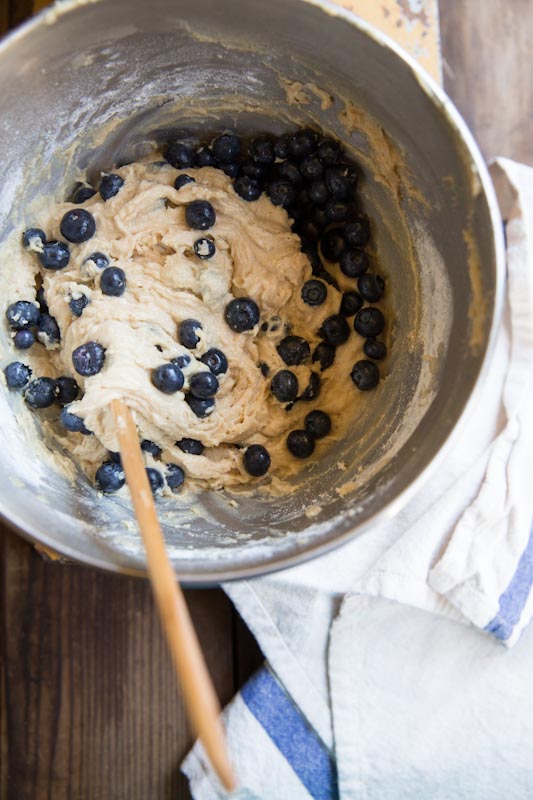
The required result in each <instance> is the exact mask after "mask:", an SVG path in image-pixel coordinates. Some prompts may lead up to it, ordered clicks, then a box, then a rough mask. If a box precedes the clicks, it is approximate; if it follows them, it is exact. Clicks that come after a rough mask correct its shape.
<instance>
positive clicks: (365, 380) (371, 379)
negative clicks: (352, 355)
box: [351, 361, 379, 392]
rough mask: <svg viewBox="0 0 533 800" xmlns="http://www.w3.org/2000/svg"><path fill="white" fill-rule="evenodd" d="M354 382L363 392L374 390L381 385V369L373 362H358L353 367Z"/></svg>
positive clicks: (352, 376)
mask: <svg viewBox="0 0 533 800" xmlns="http://www.w3.org/2000/svg"><path fill="white" fill-rule="evenodd" d="M351 378H352V381H353V382H354V383H355V385H356V386H357V388H358V389H360V390H361V391H362V392H367V391H368V390H369V389H374V388H375V387H376V386H377V385H378V383H379V369H378V368H377V367H376V365H375V364H374V362H373V361H358V362H357V363H356V364H354V365H353V368H352V372H351Z"/></svg>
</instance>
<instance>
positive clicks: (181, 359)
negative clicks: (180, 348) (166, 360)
mask: <svg viewBox="0 0 533 800" xmlns="http://www.w3.org/2000/svg"><path fill="white" fill-rule="evenodd" d="M200 327H201V326H200ZM160 352H161V351H160ZM170 360H171V362H172V363H173V364H177V365H178V367H179V368H180V369H184V367H186V366H187V365H188V364H190V363H191V357H190V356H187V355H182V356H176V358H171V359H170Z"/></svg>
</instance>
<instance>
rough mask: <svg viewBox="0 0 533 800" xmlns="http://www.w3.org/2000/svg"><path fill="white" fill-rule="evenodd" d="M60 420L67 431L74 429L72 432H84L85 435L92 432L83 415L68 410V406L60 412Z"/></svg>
mask: <svg viewBox="0 0 533 800" xmlns="http://www.w3.org/2000/svg"><path fill="white" fill-rule="evenodd" d="M59 421H60V423H61V424H62V425H63V427H64V428H66V429H67V431H72V433H82V434H83V435H84V436H90V435H91V433H92V431H90V430H89V429H88V428H87V427H86V425H85V422H84V421H83V419H82V418H81V417H78V415H77V414H73V413H72V412H71V411H69V410H68V406H65V407H64V408H62V409H61V411H60V412H59Z"/></svg>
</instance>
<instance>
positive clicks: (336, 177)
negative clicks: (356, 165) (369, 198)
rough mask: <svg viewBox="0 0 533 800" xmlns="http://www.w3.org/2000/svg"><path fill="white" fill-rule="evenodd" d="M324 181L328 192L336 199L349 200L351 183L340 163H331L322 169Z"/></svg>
mask: <svg viewBox="0 0 533 800" xmlns="http://www.w3.org/2000/svg"><path fill="white" fill-rule="evenodd" d="M324 181H325V183H326V186H327V189H328V192H329V193H330V195H331V196H332V197H334V198H335V199H337V200H349V199H350V196H351V185H350V182H349V180H348V178H347V176H346V170H345V168H344V167H343V166H341V165H340V164H333V165H331V166H329V167H326V169H325V170H324Z"/></svg>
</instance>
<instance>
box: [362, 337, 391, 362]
mask: <svg viewBox="0 0 533 800" xmlns="http://www.w3.org/2000/svg"><path fill="white" fill-rule="evenodd" d="M363 353H364V354H365V356H368V357H369V358H373V359H374V361H381V359H382V358H385V356H386V355H387V347H386V346H385V345H384V344H383V342H378V340H377V339H367V340H366V342H365V343H364V345H363Z"/></svg>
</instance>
